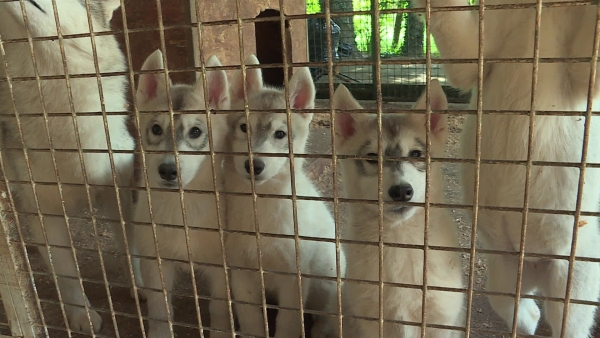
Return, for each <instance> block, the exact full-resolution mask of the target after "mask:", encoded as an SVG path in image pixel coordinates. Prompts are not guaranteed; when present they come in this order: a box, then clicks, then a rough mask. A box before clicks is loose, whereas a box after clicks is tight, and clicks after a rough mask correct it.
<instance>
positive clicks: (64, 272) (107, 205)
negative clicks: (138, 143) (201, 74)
mask: <svg viewBox="0 0 600 338" xmlns="http://www.w3.org/2000/svg"><path fill="white" fill-rule="evenodd" d="M23 5H24V7H25V11H26V13H27V21H25V20H24V18H23V14H22V9H21V3H20V2H18V1H13V2H2V3H0V34H1V36H2V39H3V40H8V39H22V38H27V36H28V34H27V31H29V32H30V33H31V36H32V37H33V38H43V37H52V36H54V37H56V36H57V24H56V22H55V16H54V9H53V5H52V1H51V0H28V1H24V2H23ZM89 5H90V8H91V20H92V22H91V24H92V26H93V27H94V31H95V32H102V31H108V30H109V29H110V26H109V21H110V19H111V18H112V15H113V11H114V10H115V9H117V8H118V7H119V5H120V1H118V0H90V1H89ZM56 7H57V10H58V17H59V21H60V28H61V31H62V34H63V35H72V34H90V28H89V27H90V26H89V23H88V16H87V11H86V8H85V5H84V2H83V0H62V1H56ZM95 42H96V52H97V54H96V56H97V62H98V68H99V72H100V73H102V74H104V73H112V72H123V71H126V70H127V67H126V64H125V58H124V56H123V53H122V52H121V50H120V49H119V45H118V43H117V41H116V39H115V38H114V36H112V35H102V36H97V37H95ZM63 45H64V54H65V55H64V56H65V58H66V63H67V68H66V69H68V74H69V75H71V76H73V75H80V74H95V73H96V68H95V66H94V64H95V61H96V60H95V58H94V53H93V50H92V45H91V41H90V38H89V37H78V38H65V39H64V40H63ZM4 48H5V50H6V58H5V59H4V61H5V62H6V63H7V64H8V67H7V69H5V67H4V66H2V67H0V76H1V77H7V76H10V77H12V78H15V77H34V76H36V71H35V69H34V63H33V59H32V57H31V56H30V55H31V52H30V47H29V44H28V43H27V42H19V43H5V44H4ZM33 51H34V54H35V60H36V65H35V66H36V67H37V73H38V74H39V75H40V76H62V75H64V74H65V68H64V66H63V57H62V55H61V49H60V45H59V40H58V39H57V38H54V39H47V40H42V41H35V42H33ZM101 84H102V88H101V89H102V93H103V103H104V109H105V110H106V111H107V112H110V113H115V112H123V115H110V116H108V117H107V120H108V130H105V129H104V127H103V126H104V123H103V118H102V116H98V115H95V116H90V115H86V113H98V112H100V111H102V102H101V99H100V94H99V90H100V88H99V86H98V82H97V78H96V77H95V76H92V77H87V78H81V77H79V78H72V79H70V85H71V86H70V89H69V88H68V87H67V83H66V81H65V79H48V80H41V94H42V95H41V96H40V93H39V92H38V84H37V82H36V80H31V81H14V82H12V89H13V92H14V98H15V101H16V111H17V113H18V114H19V117H20V123H21V128H22V131H23V138H24V143H25V144H24V145H23V143H22V142H21V139H20V135H19V129H18V125H17V120H16V118H15V112H14V108H13V105H12V99H11V95H10V90H9V87H8V85H7V83H6V82H2V83H0V102H2V104H1V105H0V114H2V115H1V118H2V125H1V137H2V139H1V142H2V143H1V144H2V148H3V151H2V152H3V153H4V154H3V155H4V160H5V161H6V163H7V167H6V173H5V174H6V176H7V178H8V180H9V181H12V182H18V181H35V182H36V183H40V182H43V184H37V185H36V187H35V193H36V194H37V197H38V202H39V208H40V210H39V211H40V212H42V213H43V215H44V219H43V222H42V221H40V218H39V217H38V216H37V212H38V209H37V206H38V205H37V203H36V200H35V198H34V195H33V193H34V192H33V188H32V184H20V183H12V184H11V186H10V189H11V190H12V191H13V192H14V194H15V195H16V197H17V199H18V201H19V203H18V206H17V209H18V211H19V212H20V213H28V214H29V215H28V216H23V218H24V220H23V221H24V222H26V223H29V225H30V227H31V232H32V236H33V239H34V241H35V242H36V243H39V244H43V243H44V230H43V229H44V228H45V233H46V235H47V240H48V244H49V245H51V246H53V247H52V248H51V249H50V252H51V255H52V262H53V265H54V269H55V272H56V274H57V276H59V277H58V287H59V290H60V292H61V294H62V299H63V301H64V302H65V303H66V304H67V305H66V312H67V316H68V321H69V323H68V324H69V326H70V327H71V329H73V330H77V331H87V332H90V330H93V331H94V332H98V331H99V330H100V328H101V325H102V319H101V317H100V315H99V314H98V313H97V312H96V311H93V310H90V311H89V315H90V318H89V319H88V315H87V312H86V310H85V308H84V305H88V306H89V305H90V304H89V301H88V299H87V297H86V296H85V294H84V293H83V290H81V287H80V286H79V282H78V281H77V279H73V277H77V267H76V264H75V260H74V257H73V254H72V252H71V250H70V249H66V248H64V246H67V247H69V246H71V243H70V240H69V238H70V236H69V233H68V230H67V227H66V223H65V218H64V213H63V205H62V204H61V197H60V194H59V189H58V187H57V182H58V181H59V180H58V178H57V175H56V174H58V177H60V183H62V184H64V185H62V193H63V198H64V202H65V204H64V208H65V210H66V214H67V215H69V216H72V217H80V218H81V217H89V215H88V216H85V214H86V212H88V214H89V205H88V199H87V197H86V196H87V195H86V191H85V187H84V186H83V184H84V182H85V181H84V177H87V183H89V184H90V185H91V187H90V190H91V191H90V193H91V196H92V199H93V201H92V204H93V206H94V209H98V210H99V211H100V212H99V215H98V216H100V217H103V218H106V219H111V220H113V222H112V223H114V224H115V225H116V229H115V230H116V234H117V241H118V244H119V246H120V249H121V251H122V250H123V248H124V242H123V231H122V229H121V226H120V223H119V224H117V222H116V220H120V216H119V213H118V208H117V203H116V202H117V199H116V197H117V196H116V193H115V188H114V187H110V188H106V187H102V188H101V187H98V186H96V187H94V185H112V184H113V173H112V170H111V163H110V159H109V155H108V152H107V150H108V144H107V136H106V135H110V146H111V149H113V150H129V151H132V150H133V149H134V146H135V143H134V140H133V138H132V137H131V135H130V134H129V132H128V130H127V126H126V124H127V116H126V113H124V112H125V111H126V103H127V101H126V97H125V90H126V87H127V84H128V82H127V78H126V77H125V76H102V78H101ZM71 100H72V107H71V102H70V101H71ZM72 109H74V112H75V113H77V114H78V116H77V131H76V130H75V126H74V121H73V118H72V117H71V116H65V114H69V113H70V112H71V111H72ZM44 111H45V112H46V113H47V114H48V127H46V125H45V122H44V117H42V116H40V114H41V113H42V112H44ZM32 114H37V115H32ZM56 114H63V115H62V116H57V115H56ZM53 115H54V116H53ZM47 128H48V129H47ZM48 133H49V134H50V141H49V140H48ZM76 133H78V134H79V140H80V142H81V147H82V149H83V151H84V152H83V162H84V163H83V164H82V163H80V158H79V154H78V152H77V151H76V150H77V149H78V144H77V137H76ZM24 146H25V147H26V148H27V149H28V151H27V155H28V157H29V163H30V165H31V174H32V177H30V176H29V172H28V170H27V164H26V158H25V156H24V153H23V150H22V148H23V147H24ZM19 148H21V150H19ZM50 148H53V149H55V150H56V152H55V153H54V155H55V160H56V166H57V170H58V173H55V171H54V165H53V161H52V155H51V152H50V151H49V150H48V149H50ZM86 150H87V151H89V150H95V151H98V150H103V151H104V152H102V153H99V152H96V153H90V152H85V151H86ZM113 158H114V165H115V171H116V175H117V183H118V184H119V186H120V187H123V186H127V185H128V184H129V182H130V179H131V175H132V173H133V165H132V164H133V152H131V153H118V154H114V157H113ZM120 195H121V196H120V200H121V203H122V207H123V209H122V211H123V217H124V218H125V219H128V217H129V213H130V211H129V208H130V200H131V197H130V195H131V191H130V190H125V191H123V190H121V191H120ZM70 226H72V227H73V226H81V223H80V222H79V221H76V220H73V219H72V220H71V222H70ZM86 226H88V224H86ZM89 228H90V231H91V225H89ZM56 246H63V248H57V247H56ZM40 252H41V254H42V256H43V257H44V259H45V260H46V262H47V263H48V264H49V256H48V251H47V249H46V248H43V247H42V248H41V249H40ZM60 276H63V277H60ZM65 277H71V278H65ZM90 319H91V321H90ZM90 325H91V326H90Z"/></svg>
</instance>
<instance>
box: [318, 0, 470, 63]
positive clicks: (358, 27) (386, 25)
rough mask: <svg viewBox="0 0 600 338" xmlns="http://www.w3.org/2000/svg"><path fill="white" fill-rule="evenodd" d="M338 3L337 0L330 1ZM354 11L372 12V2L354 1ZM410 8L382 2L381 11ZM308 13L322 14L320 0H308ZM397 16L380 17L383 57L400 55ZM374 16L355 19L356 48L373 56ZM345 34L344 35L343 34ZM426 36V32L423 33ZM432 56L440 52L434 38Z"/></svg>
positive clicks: (392, 0) (394, 0) (395, 0)
mask: <svg viewBox="0 0 600 338" xmlns="http://www.w3.org/2000/svg"><path fill="white" fill-rule="evenodd" d="M330 1H336V0H330ZM338 1H339V0H338ZM468 2H469V4H471V5H473V4H475V3H476V2H477V0H468ZM352 5H353V7H354V11H370V10H371V9H372V8H371V0H352ZM407 6H408V0H388V1H385V0H384V1H380V3H379V9H381V10H389V9H404V8H407ZM306 12H307V13H308V14H314V13H320V12H321V6H320V4H319V0H306ZM396 17H397V16H396V14H382V15H380V17H379V37H380V41H381V42H380V49H381V54H382V55H398V54H399V52H400V49H401V48H402V44H401V43H399V44H398V45H396V46H394V45H393V35H394V25H395V20H396ZM407 17H408V14H406V13H405V14H403V15H402V16H401V17H400V19H401V20H402V28H401V31H400V39H399V41H401V42H403V41H404V35H405V32H406V21H407V20H406V19H407ZM371 19H372V16H371V15H355V16H354V17H353V23H354V33H355V34H356V40H355V43H356V48H357V49H358V50H359V51H361V52H364V53H368V54H371V53H372V52H373V35H372V29H373V25H372V20H371ZM342 34H343V33H342ZM423 34H425V30H424V31H423ZM430 41H431V54H432V55H438V50H437V47H436V45H435V41H434V40H433V37H431V40H430ZM426 48H427V47H426V46H424V47H423V53H425V51H426Z"/></svg>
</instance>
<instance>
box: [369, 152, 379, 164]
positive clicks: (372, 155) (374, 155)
mask: <svg viewBox="0 0 600 338" xmlns="http://www.w3.org/2000/svg"><path fill="white" fill-rule="evenodd" d="M367 156H368V157H377V154H375V153H368V154H367ZM367 163H371V164H377V159H374V160H367Z"/></svg>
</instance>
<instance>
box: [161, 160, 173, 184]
mask: <svg viewBox="0 0 600 338" xmlns="http://www.w3.org/2000/svg"><path fill="white" fill-rule="evenodd" d="M158 173H159V174H160V177H161V178H162V179H163V180H166V181H174V180H176V179H177V165H176V164H175V163H163V164H161V165H159V166H158Z"/></svg>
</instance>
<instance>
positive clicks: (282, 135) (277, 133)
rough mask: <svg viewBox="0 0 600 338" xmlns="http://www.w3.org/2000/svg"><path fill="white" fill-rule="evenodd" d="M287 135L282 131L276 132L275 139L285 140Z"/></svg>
mask: <svg viewBox="0 0 600 338" xmlns="http://www.w3.org/2000/svg"><path fill="white" fill-rule="evenodd" d="M286 135H287V134H286V133H285V131H282V130H278V131H276V132H275V138H276V139H279V140H281V139H282V138H284V137H285V136H286Z"/></svg>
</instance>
